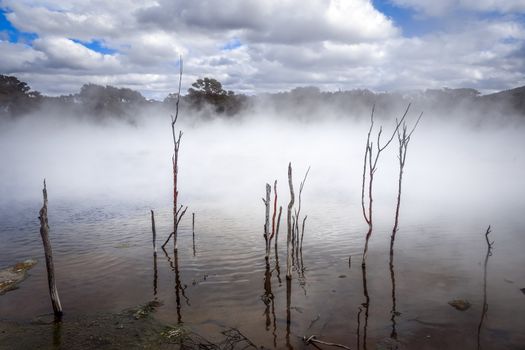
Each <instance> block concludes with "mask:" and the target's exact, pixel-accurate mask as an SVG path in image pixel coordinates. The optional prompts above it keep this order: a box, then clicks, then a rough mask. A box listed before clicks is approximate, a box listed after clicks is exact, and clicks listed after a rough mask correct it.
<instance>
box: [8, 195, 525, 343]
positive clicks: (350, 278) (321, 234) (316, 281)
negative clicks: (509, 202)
mask: <svg viewBox="0 0 525 350" xmlns="http://www.w3.org/2000/svg"><path fill="white" fill-rule="evenodd" d="M343 204H344V203H343ZM343 204H341V203H331V204H330V203H329V204H326V203H322V204H319V205H317V206H314V207H310V208H308V213H307V214H308V220H307V222H306V228H305V238H304V244H303V249H302V254H297V255H296V256H295V257H294V262H296V265H297V266H296V268H295V269H294V270H293V277H292V280H291V282H290V283H287V281H286V276H285V274H286V237H285V236H286V225H285V223H286V220H285V216H283V218H284V220H282V222H281V227H280V233H279V237H278V248H277V252H278V263H277V261H276V259H275V258H276V255H275V250H274V248H272V256H271V259H270V269H269V270H267V269H266V264H265V260H264V239H263V232H262V227H263V224H264V210H263V208H262V205H261V206H260V207H255V206H254V207H253V208H252V207H248V208H242V209H238V210H236V211H233V210H229V211H226V210H224V209H223V208H219V207H217V206H214V205H207V204H203V203H197V204H194V205H193V208H196V209H195V212H196V226H195V237H193V235H192V228H191V213H190V211H191V209H189V210H188V213H190V214H189V215H188V216H186V217H185V218H184V219H183V222H182V227H181V228H180V229H179V230H180V231H179V240H178V247H179V249H178V253H177V256H176V257H175V256H174V254H173V245H172V242H170V243H169V244H168V245H167V247H166V248H167V249H166V251H167V254H165V253H164V252H163V251H162V250H161V249H160V245H161V244H162V243H163V241H164V240H165V239H166V237H167V235H168V233H169V232H170V226H171V218H170V208H169V207H164V208H162V209H160V210H158V211H157V212H156V222H157V235H158V239H157V245H158V246H159V250H158V253H157V255H156V256H155V255H154V254H153V249H152V238H151V223H150V216H149V215H150V212H149V210H150V209H151V208H155V205H151V204H148V205H144V204H141V205H134V204H131V203H114V202H113V203H102V204H100V205H90V206H85V205H84V206H78V204H76V203H75V205H73V204H72V203H70V202H65V201H64V202H55V203H53V202H50V209H49V220H50V226H51V241H52V245H53V250H54V255H55V267H56V274H57V283H58V290H59V293H60V298H61V301H62V305H63V308H64V319H63V322H62V326H61V327H57V326H56V325H53V324H49V323H42V322H40V321H39V320H41V319H42V318H45V317H46V316H42V315H46V314H49V312H50V311H51V305H50V301H49V296H48V292H47V277H46V273H45V263H44V258H43V251H42V246H41V240H40V236H39V233H38V227H39V226H38V219H37V214H36V213H38V209H39V205H40V203H35V204H34V205H33V204H30V205H27V204H24V205H22V204H20V205H13V206H3V207H2V208H1V209H2V210H0V213H1V214H0V222H1V226H0V248H1V254H0V268H5V267H7V266H10V265H12V264H14V263H16V262H20V261H24V260H26V259H29V258H34V259H37V260H38V264H37V265H36V266H35V267H34V268H33V269H31V270H30V271H29V277H28V278H27V279H26V280H25V281H23V282H22V283H21V284H20V285H19V289H17V290H14V291H11V292H8V293H6V294H5V295H2V296H0V349H25V348H49V349H53V348H61V347H62V348H108V349H109V348H123V347H124V348H133V347H136V348H144V347H146V348H147V347H148V346H150V347H151V348H156V347H161V348H162V347H167V348H169V347H170V346H173V347H177V346H179V345H177V344H170V343H169V342H168V343H165V344H164V343H162V341H160V342H159V339H160V338H158V336H159V334H160V333H162V332H163V331H164V330H165V327H179V326H181V325H182V326H183V327H185V328H187V329H191V331H192V332H195V334H198V335H199V336H201V337H202V338H204V339H206V340H207V341H209V342H210V343H212V344H221V342H222V341H223V340H224V339H223V338H224V334H223V333H222V332H224V331H225V330H228V329H234V330H237V331H239V332H240V333H241V334H243V335H244V336H245V337H246V338H247V339H249V340H250V341H251V342H252V343H253V344H255V345H256V346H257V347H263V348H276V349H285V348H293V349H303V348H314V345H312V344H310V345H307V344H305V342H304V341H303V337H309V336H311V335H315V336H316V339H318V340H322V341H326V342H331V343H338V344H344V345H346V346H348V347H350V348H352V349H478V348H481V349H525V332H523V330H524V329H525V295H524V293H523V292H522V291H521V289H522V288H525V270H524V269H523V266H525V255H524V254H523V249H524V248H525V232H524V231H525V220H524V219H523V218H520V217H518V216H515V215H511V214H508V213H507V214H506V215H496V214H494V215H493V216H491V217H486V216H482V217H479V216H480V215H479V214H478V213H468V215H458V216H457V217H456V218H450V217H448V218H443V217H435V218H432V217H429V216H418V215H410V210H409V209H406V208H405V209H404V212H405V213H406V214H403V211H402V215H401V218H400V221H401V224H400V229H399V231H398V234H397V238H396V241H395V247H394V259H393V266H392V268H391V267H390V265H389V258H390V256H389V246H390V234H391V229H392V228H391V225H392V223H391V222H390V221H389V220H390V219H391V216H392V211H391V209H392V208H378V209H377V211H378V214H376V217H377V218H378V219H376V220H377V224H376V225H375V229H374V231H373V234H372V238H371V241H370V248H369V255H368V258H367V265H366V269H362V267H361V254H362V249H363V245H364V237H365V234H366V231H367V230H366V229H367V227H366V226H364V225H363V220H362V217H359V216H355V215H354V216H353V217H349V215H348V212H349V210H348V207H345V205H343ZM157 207H158V205H157ZM72 208H75V209H72ZM197 208H198V210H197ZM354 209H355V208H354ZM502 210H503V209H502ZM352 212H357V213H359V211H358V210H357V211H356V210H353V211H352ZM383 214H384V215H383ZM489 224H491V225H492V233H491V234H490V237H491V240H493V241H495V244H494V248H493V251H492V255H491V256H489V258H488V262H487V269H486V270H485V269H484V262H485V259H486V254H487V244H486V242H485V236H484V233H485V230H486V228H487V226H488V225H489ZM485 273H486V282H485V279H484V276H485ZM152 300H157V301H159V302H160V303H161V305H160V306H158V307H157V308H156V309H155V311H154V312H153V313H152V314H151V315H149V316H148V318H147V320H146V321H145V320H135V319H133V318H130V317H129V314H126V312H125V311H123V310H130V309H133V308H137V307H139V306H140V305H144V304H145V303H148V302H150V301H152ZM452 300H463V301H467V302H468V303H469V304H470V307H468V308H467V309H466V310H464V311H461V310H457V309H456V308H454V307H452V306H451V305H449V302H450V301H452ZM484 305H486V307H485V308H484ZM484 310H485V311H486V312H484ZM118 315H127V316H125V317H124V316H122V317H124V318H122V317H120V316H118ZM119 317H120V318H119ZM89 324H93V325H94V326H93V327H89ZM120 325H124V326H123V328H125V329H124V330H123V328H119V326H120ZM123 335H124V336H123ZM133 337H136V339H135V338H133ZM20 339H26V340H25V341H20ZM74 339H77V340H78V339H84V341H82V342H80V341H79V343H75V342H74ZM97 339H98V340H97ZM124 339H127V340H126V341H124ZM130 339H135V340H134V341H129V340H130ZM97 341H98V342H97ZM75 344H76V345H75ZM77 345H78V346H77ZM28 346H29V347H28ZM240 346H241V345H240V344H239V346H238V347H232V348H241V347H240ZM318 346H319V347H320V348H330V347H327V346H325V345H321V344H318ZM224 348H226V347H224Z"/></svg>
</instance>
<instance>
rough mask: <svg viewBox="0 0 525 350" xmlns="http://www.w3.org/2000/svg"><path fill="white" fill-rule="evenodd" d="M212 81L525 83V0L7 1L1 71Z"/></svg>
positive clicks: (245, 85) (164, 82)
mask: <svg viewBox="0 0 525 350" xmlns="http://www.w3.org/2000/svg"><path fill="white" fill-rule="evenodd" d="M180 56H182V57H183V60H184V64H183V66H184V77H183V92H184V91H185V90H186V89H187V88H188V87H189V86H190V85H191V83H192V82H194V81H195V80H196V79H198V78H201V77H212V78H215V79H217V80H219V81H220V82H222V83H223V85H224V87H225V88H226V89H228V90H234V91H235V92H237V93H246V94H256V93H261V92H278V91H285V90H290V89H293V88H295V87H298V86H318V87H320V88H321V89H322V90H326V91H337V90H340V89H342V90H350V89H364V88H366V89H371V90H373V91H398V90H414V89H428V88H443V87H449V88H459V87H468V88H474V89H478V90H480V91H481V92H482V93H490V92H494V91H500V90H505V89H509V88H514V87H518V86H523V85H525V0H440V1H435V0H373V1H372V0H307V1H304V0H265V1H260V0H227V1H226V0H222V1H219V0H191V1H189V0H186V1H184V0H112V1H107V0H89V1H88V0H69V1H65V0H0V74H6V75H15V76H17V77H18V78H19V79H21V80H23V81H26V82H28V83H29V85H30V86H31V87H32V88H33V89H35V90H38V91H41V92H43V93H44V94H48V95H60V94H69V93H75V92H78V91H79V89H80V87H81V86H82V85H83V84H85V83H95V84H100V85H113V86H118V87H128V88H132V89H135V90H138V91H140V92H141V93H142V94H144V95H145V96H146V97H148V98H155V99H162V98H164V97H165V96H166V95H167V94H169V93H170V92H174V91H176V88H177V82H178V79H177V75H178V71H179V64H180V61H179V57H180Z"/></svg>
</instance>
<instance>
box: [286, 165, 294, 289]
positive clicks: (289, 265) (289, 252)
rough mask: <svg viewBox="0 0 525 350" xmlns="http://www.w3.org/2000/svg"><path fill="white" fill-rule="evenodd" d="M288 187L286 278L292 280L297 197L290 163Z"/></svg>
mask: <svg viewBox="0 0 525 350" xmlns="http://www.w3.org/2000/svg"><path fill="white" fill-rule="evenodd" d="M288 185H289V186H290V202H289V203H288V216H287V224H288V234H287V236H286V278H287V279H288V280H290V279H291V278H292V254H293V253H292V250H291V246H290V245H291V244H290V243H291V240H292V234H293V232H292V231H293V226H292V208H293V204H294V201H295V195H294V191H293V182H292V163H288Z"/></svg>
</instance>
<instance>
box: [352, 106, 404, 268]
mask: <svg viewBox="0 0 525 350" xmlns="http://www.w3.org/2000/svg"><path fill="white" fill-rule="evenodd" d="M409 109H410V104H409V105H408V107H407V109H406V110H405V113H404V114H403V117H402V118H401V119H400V120H399V121H398V120H396V127H395V129H394V131H393V132H392V135H391V136H390V138H389V139H388V141H387V142H386V143H385V144H384V145H381V135H382V133H383V127H382V126H381V127H379V131H378V133H377V144H376V147H377V149H376V151H375V154H374V143H373V141H371V140H370V137H371V134H372V129H373V128H374V111H375V106H373V107H372V113H371V114H370V128H369V129H368V135H367V138H366V147H365V154H364V161H363V180H362V185H361V208H362V210H363V217H364V219H365V221H366V223H367V224H368V232H367V234H366V240H365V247H364V250H363V260H362V263H361V264H362V265H363V266H364V265H365V264H366V256H367V253H368V241H369V240H370V236H371V235H372V227H373V218H372V213H373V211H372V203H373V184H374V174H375V172H376V170H377V162H378V160H379V156H380V155H381V153H382V152H383V151H384V150H385V149H386V148H387V147H388V145H390V143H391V142H392V140H393V139H394V136H395V135H396V133H397V130H398V129H399V126H400V125H401V123H403V121H404V120H405V117H406V115H407V113H408V110H409ZM367 169H368V174H367ZM367 175H368V198H367V200H368V212H367V208H366V205H365V187H367V186H366V180H367Z"/></svg>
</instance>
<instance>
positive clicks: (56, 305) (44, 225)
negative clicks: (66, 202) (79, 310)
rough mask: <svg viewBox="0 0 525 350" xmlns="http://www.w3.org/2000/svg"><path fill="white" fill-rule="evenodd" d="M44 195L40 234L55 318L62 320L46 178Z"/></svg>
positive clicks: (40, 217)
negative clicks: (49, 222)
mask: <svg viewBox="0 0 525 350" xmlns="http://www.w3.org/2000/svg"><path fill="white" fill-rule="evenodd" d="M42 193H43V196H44V204H43V206H42V209H40V216H39V219H40V235H41V236H42V243H43V244H44V252H45V257H46V268H47V282H48V286H49V296H50V297H51V304H52V305H53V312H54V314H55V320H56V321H60V319H61V318H62V315H63V312H62V305H61V304H60V298H59V297H58V290H57V286H56V282H55V267H54V265H53V251H52V250H51V242H50V241H49V224H48V220H47V188H46V180H45V179H44V189H43V190H42Z"/></svg>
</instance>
